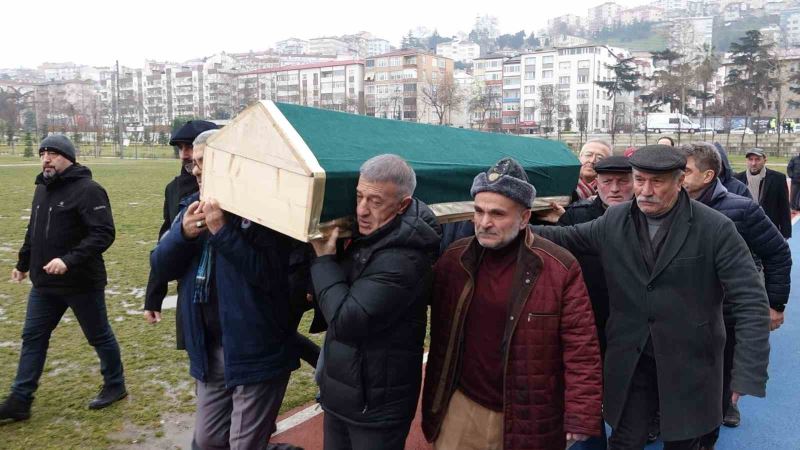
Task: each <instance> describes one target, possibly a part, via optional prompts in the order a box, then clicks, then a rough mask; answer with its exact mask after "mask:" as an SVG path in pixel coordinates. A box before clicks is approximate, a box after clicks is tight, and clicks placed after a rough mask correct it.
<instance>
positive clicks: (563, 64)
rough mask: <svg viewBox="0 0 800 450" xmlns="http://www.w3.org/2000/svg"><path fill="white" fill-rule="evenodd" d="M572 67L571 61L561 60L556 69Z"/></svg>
mask: <svg viewBox="0 0 800 450" xmlns="http://www.w3.org/2000/svg"><path fill="white" fill-rule="evenodd" d="M570 69H572V63H571V62H570V61H563V62H560V63H558V70H570Z"/></svg>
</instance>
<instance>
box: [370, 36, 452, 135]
mask: <svg viewBox="0 0 800 450" xmlns="http://www.w3.org/2000/svg"><path fill="white" fill-rule="evenodd" d="M364 70H365V74H364V80H365V82H364V93H365V99H366V113H367V115H369V116H374V117H383V118H388V119H397V120H408V121H412V122H422V123H438V122H439V119H438V116H436V114H435V113H434V112H433V111H432V110H431V108H429V107H428V105H427V104H426V103H425V101H424V100H423V94H422V92H423V91H422V90H423V89H425V88H426V86H430V85H435V84H436V83H441V82H442V80H444V79H446V77H452V76H453V60H452V59H450V58H445V57H442V56H436V55H433V54H431V53H427V52H424V51H421V50H416V49H414V50H399V51H396V52H390V53H384V54H382V55H377V56H373V57H370V58H367V60H366V62H365V67H364Z"/></svg>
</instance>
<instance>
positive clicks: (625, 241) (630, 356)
mask: <svg viewBox="0 0 800 450" xmlns="http://www.w3.org/2000/svg"><path fill="white" fill-rule="evenodd" d="M675 207H676V208H678V210H676V211H675V212H674V213H673V214H674V215H673V218H672V224H671V225H670V230H669V234H668V235H667V238H666V240H665V241H664V244H663V247H662V249H661V251H660V253H659V254H658V257H657V258H656V259H655V262H654V265H653V269H652V270H649V269H648V265H647V264H645V262H646V257H645V252H644V250H643V248H642V247H641V245H640V243H639V241H638V239H637V233H638V232H637V229H638V228H639V226H641V224H640V225H637V223H640V222H639V221H640V220H643V219H641V212H640V210H639V208H638V206H637V205H636V202H635V201H632V202H626V203H622V204H620V205H615V206H612V207H611V208H608V210H606V213H605V214H603V216H602V217H600V218H599V219H596V220H594V221H592V222H588V223H584V224H579V225H574V226H571V227H536V232H537V233H539V234H541V235H542V236H543V237H545V238H546V239H549V240H551V241H553V242H555V243H556V244H558V245H562V246H564V247H565V248H567V249H568V250H569V251H571V252H574V253H578V254H581V253H595V254H597V255H599V257H600V260H601V262H602V265H603V268H604V269H605V271H606V272H605V273H606V282H607V284H608V294H609V302H610V303H609V307H610V315H609V318H608V323H607V324H606V338H607V340H608V342H607V348H606V355H605V364H604V367H603V375H604V376H603V380H604V401H603V414H604V416H605V418H606V421H607V422H608V423H609V424H611V426H612V428H614V427H617V426H618V425H619V421H620V417H621V415H622V412H623V408H624V405H625V401H626V398H627V395H628V391H629V388H630V386H631V379H632V377H633V374H634V372H635V370H636V365H637V363H638V361H639V358H640V355H641V353H642V351H643V350H644V349H645V344H646V343H647V341H648V339H652V345H653V350H654V356H655V360H656V366H657V371H658V390H659V392H660V393H661V394H662V395H660V396H659V408H660V411H661V435H662V436H663V438H664V440H668V441H677V440H683V439H690V438H693V437H697V436H700V435H703V434H705V433H708V432H709V431H711V430H712V429H714V428H715V427H718V426H719V424H720V423H721V422H722V376H721V375H722V372H723V349H724V347H725V323H724V318H723V304H727V305H729V306H730V310H731V315H732V318H733V321H734V323H735V327H736V328H735V329H736V347H735V349H734V356H733V371H732V375H731V389H733V391H735V392H739V393H742V394H747V395H755V396H758V397H763V396H764V395H765V393H766V392H765V389H766V382H767V363H768V361H769V308H768V304H767V295H766V293H765V292H764V287H763V285H762V283H761V281H760V277H759V275H758V273H757V272H756V268H755V264H753V257H752V255H751V254H750V252H749V251H748V248H747V245H746V244H745V242H744V240H743V239H742V237H741V236H740V235H739V233H738V232H737V231H736V227H735V226H734V224H733V222H731V220H730V219H728V218H727V217H725V216H723V215H722V214H720V213H719V212H717V211H714V210H712V209H711V208H709V207H707V206H705V205H703V204H701V203H699V202H696V201H694V200H690V199H689V197H688V195H687V194H686V192H685V191H682V192H681V195H680V198H679V200H678V204H677V205H676V206H675ZM644 226H646V225H644Z"/></svg>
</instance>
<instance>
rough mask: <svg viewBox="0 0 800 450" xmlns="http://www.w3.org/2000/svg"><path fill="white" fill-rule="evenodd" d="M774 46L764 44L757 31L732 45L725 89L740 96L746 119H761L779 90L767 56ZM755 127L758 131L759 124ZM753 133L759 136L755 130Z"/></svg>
mask: <svg viewBox="0 0 800 450" xmlns="http://www.w3.org/2000/svg"><path fill="white" fill-rule="evenodd" d="M774 46H775V44H774V43H772V42H765V40H764V37H763V35H762V34H761V32H760V31H758V30H750V31H748V32H747V33H745V35H744V36H743V37H741V38H739V42H733V43H731V48H730V50H731V53H732V55H731V56H732V58H731V62H732V63H733V65H734V68H733V69H731V70H730V72H728V77H727V79H726V80H725V89H726V90H728V91H729V92H736V93H738V94H740V95H742V98H741V101H742V104H743V107H744V111H745V113H746V114H747V116H748V119H749V118H750V115H751V114H752V113H756V116H758V115H760V113H761V110H762V109H764V107H765V106H766V101H767V97H768V95H769V93H770V92H772V91H773V90H774V89H775V88H776V87H777V86H778V78H777V77H776V76H775V75H774V73H773V69H774V67H775V64H774V61H773V57H772V55H771V54H770V51H771V50H772V48H773V47H774ZM748 122H749V120H748ZM756 127H757V128H758V122H757V125H756ZM754 131H756V133H758V129H756V130H754ZM743 143H744V133H742V144H743ZM756 145H758V134H756Z"/></svg>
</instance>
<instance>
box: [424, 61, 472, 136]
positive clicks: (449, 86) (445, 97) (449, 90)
mask: <svg viewBox="0 0 800 450" xmlns="http://www.w3.org/2000/svg"><path fill="white" fill-rule="evenodd" d="M421 93H422V97H421V99H422V102H423V103H424V104H425V105H427V106H429V107H430V108H431V109H432V110H433V112H434V113H436V116H437V117H438V119H439V125H444V124H445V120H447V119H449V115H450V112H451V111H452V110H453V109H456V108H458V107H459V106H461V104H462V103H463V101H464V98H463V97H462V95H461V90H460V89H459V86H458V84H457V83H456V82H455V79H454V78H453V74H451V73H447V74H445V75H444V76H442V77H439V78H437V79H435V80H434V79H432V77H431V75H430V74H429V75H428V78H427V79H426V80H425V83H424V84H423V86H422V90H421Z"/></svg>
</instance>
